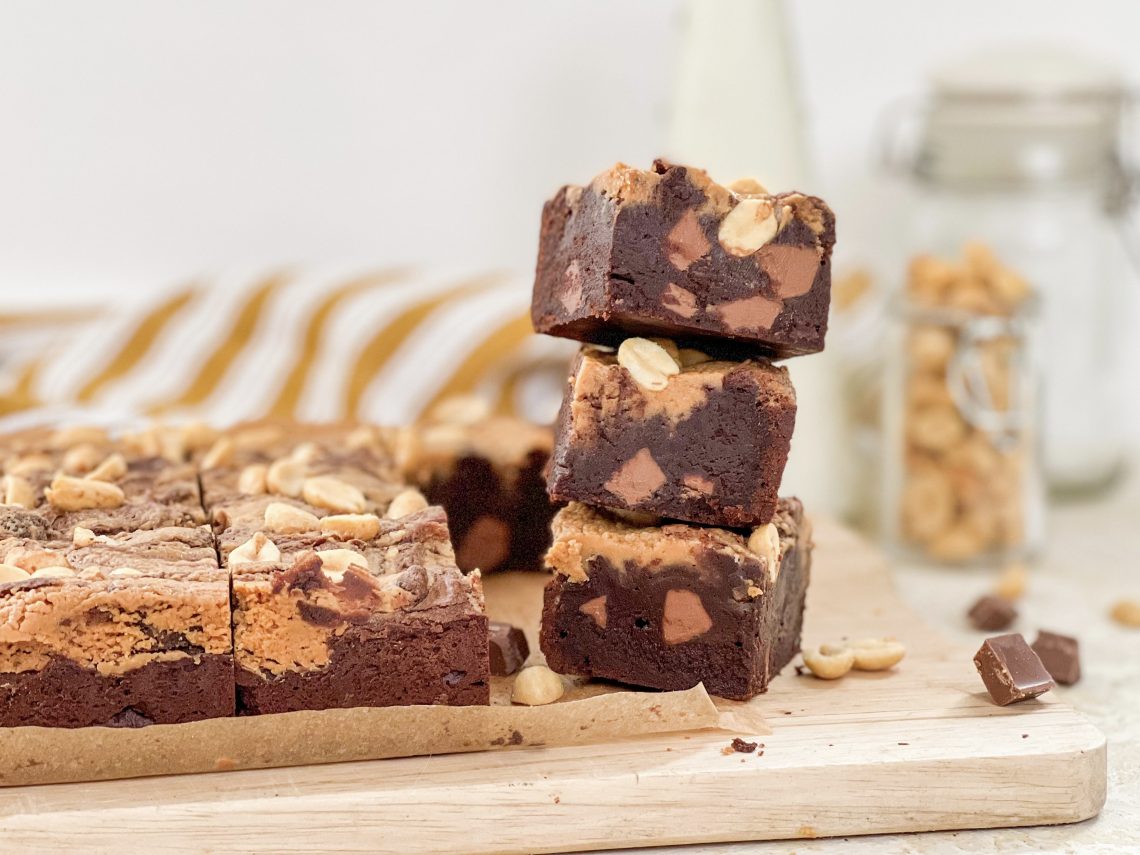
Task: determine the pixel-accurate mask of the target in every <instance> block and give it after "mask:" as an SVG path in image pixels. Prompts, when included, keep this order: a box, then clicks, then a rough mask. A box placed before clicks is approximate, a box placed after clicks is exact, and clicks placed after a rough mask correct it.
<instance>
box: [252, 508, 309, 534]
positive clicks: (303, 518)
mask: <svg viewBox="0 0 1140 855" xmlns="http://www.w3.org/2000/svg"><path fill="white" fill-rule="evenodd" d="M320 525H321V521H320V520H319V519H318V518H317V515H316V514H312V513H309V512H308V511H306V510H304V509H303V508H297V507H294V506H293V505H287V504H285V503H284V502H271V503H270V504H269V505H268V506H267V507H266V508H265V527H266V528H267V529H269V530H270V531H274V532H277V533H278V534H297V533H299V532H302V531H316V530H317V529H318V528H320Z"/></svg>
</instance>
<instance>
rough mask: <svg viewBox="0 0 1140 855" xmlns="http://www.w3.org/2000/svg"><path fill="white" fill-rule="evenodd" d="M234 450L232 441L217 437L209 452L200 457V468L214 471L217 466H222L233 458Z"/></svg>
mask: <svg viewBox="0 0 1140 855" xmlns="http://www.w3.org/2000/svg"><path fill="white" fill-rule="evenodd" d="M234 450H235V449H234V441H233V440H232V439H230V438H229V437H228V436H220V437H218V439H217V441H216V442H215V443H214V444H213V445H211V446H210V450H209V451H207V452H206V453H205V454H204V455H202V468H203V469H216V468H217V467H219V466H224V465H225V464H227V463H229V462H230V459H231V458H232V457H233V456H234Z"/></svg>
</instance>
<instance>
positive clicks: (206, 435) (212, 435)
mask: <svg viewBox="0 0 1140 855" xmlns="http://www.w3.org/2000/svg"><path fill="white" fill-rule="evenodd" d="M217 441H218V429H217V428H215V427H211V426H210V425H208V424H206V422H189V423H188V424H185V425H183V426H182V445H183V446H185V448H186V449H187V450H188V451H201V450H202V449H203V448H209V447H210V446H211V445H213V444H214V443H215V442H217Z"/></svg>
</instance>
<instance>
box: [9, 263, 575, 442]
mask: <svg viewBox="0 0 1140 855" xmlns="http://www.w3.org/2000/svg"><path fill="white" fill-rule="evenodd" d="M530 282H531V280H530V277H529V276H527V275H522V274H510V273H484V274H462V273H455V272H446V271H436V272H425V271H419V270H408V269H386V270H373V271H366V270H350V271H346V270H315V269H307V270H292V269H286V270H280V271H264V270H263V271H258V272H255V273H238V272H234V273H230V274H227V275H223V276H220V277H218V278H217V279H214V280H212V281H209V282H197V283H193V284H189V285H186V286H185V287H181V288H177V289H174V290H171V291H167V292H165V293H164V294H162V296H161V297H159V298H158V299H155V300H152V301H150V302H149V303H148V304H146V305H130V304H127V305H108V306H106V307H105V308H104V309H103V310H102V311H100V312H93V313H86V314H85V315H82V316H79V315H76V314H75V313H71V314H61V313H52V312H45V313H43V314H42V315H37V314H31V315H29V314H24V315H8V316H3V315H0V339H2V342H0V415H4V416H5V417H6V418H5V419H4V421H5V422H7V423H8V425H7V426H8V427H13V426H15V424H17V423H27V422H36V421H41V420H45V419H55V420H59V421H66V420H70V419H71V418H73V417H77V416H78V415H79V414H80V412H81V413H82V417H83V418H86V419H88V420H91V419H94V420H99V421H104V422H107V423H114V422H121V421H124V420H130V419H134V418H137V417H138V416H151V417H157V418H169V419H182V418H203V419H208V420H210V421H214V422H218V423H228V422H232V421H236V420H240V419H250V418H258V417H262V416H279V417H295V418H299V419H305V420H334V419H342V418H361V419H368V420H372V421H379V422H386V423H398V422H404V421H408V420H410V419H413V418H415V417H416V416H417V415H418V414H419V413H420V412H422V411H423V410H425V409H426V408H428V407H430V406H431V405H432V404H433V403H434V402H435V401H437V400H439V399H441V398H443V397H447V396H449V395H454V394H470V393H475V394H480V395H483V396H485V397H487V398H488V399H489V400H490V401H491V402H492V403H493V404H494V406H495V408H496V410H498V411H500V412H508V413H519V414H522V415H525V416H527V417H529V418H532V419H536V420H549V419H550V418H552V417H553V414H554V412H555V410H556V408H557V403H558V399H559V396H560V394H561V391H562V389H561V385H562V382H563V380H564V376H565V368H566V364H567V360H568V359H569V356H570V354H571V352H572V351H573V345H572V343H570V342H564V341H558V340H555V339H550V338H545V337H541V336H536V335H534V334H533V332H532V330H531V325H530V316H529V312H528V305H529V301H530Z"/></svg>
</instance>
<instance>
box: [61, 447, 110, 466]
mask: <svg viewBox="0 0 1140 855" xmlns="http://www.w3.org/2000/svg"><path fill="white" fill-rule="evenodd" d="M102 459H103V452H101V451H100V450H99V449H98V447H97V446H95V445H93V444H91V443H89V442H84V443H80V444H79V445H76V446H73V447H72V448H69V449H68V450H67V452H66V453H65V454H64V455H63V463H62V465H63V469H64V471H65V472H90V471H91V470H92V469H94V468H95V467H96V466H98V465H99V461H100V460H102Z"/></svg>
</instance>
